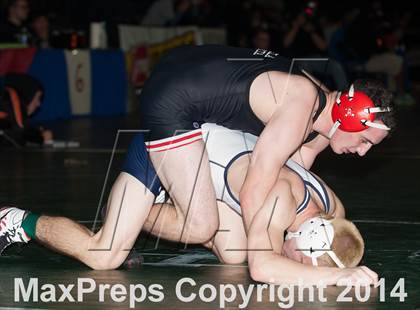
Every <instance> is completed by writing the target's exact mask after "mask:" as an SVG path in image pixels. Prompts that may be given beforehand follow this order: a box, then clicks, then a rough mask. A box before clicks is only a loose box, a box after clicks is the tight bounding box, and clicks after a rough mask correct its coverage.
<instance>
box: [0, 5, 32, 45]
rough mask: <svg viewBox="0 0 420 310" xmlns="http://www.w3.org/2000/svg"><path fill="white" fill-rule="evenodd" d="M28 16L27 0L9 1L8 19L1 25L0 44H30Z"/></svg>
mask: <svg viewBox="0 0 420 310" xmlns="http://www.w3.org/2000/svg"><path fill="white" fill-rule="evenodd" d="M28 15H29V3H28V1H27V0H9V1H8V2H7V5H6V18H5V20H4V21H3V22H2V23H1V24H0V43H22V44H29V43H30V41H31V38H30V33H29V31H28V28H27V27H26V25H25V21H26V20H27V19H28Z"/></svg>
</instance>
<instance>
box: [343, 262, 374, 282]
mask: <svg viewBox="0 0 420 310" xmlns="http://www.w3.org/2000/svg"><path fill="white" fill-rule="evenodd" d="M339 272H340V274H339V276H338V278H337V282H336V285H352V286H355V285H374V284H377V283H378V274H377V273H376V272H374V271H372V270H370V269H369V268H368V267H366V266H359V267H354V268H344V269H340V271H339Z"/></svg>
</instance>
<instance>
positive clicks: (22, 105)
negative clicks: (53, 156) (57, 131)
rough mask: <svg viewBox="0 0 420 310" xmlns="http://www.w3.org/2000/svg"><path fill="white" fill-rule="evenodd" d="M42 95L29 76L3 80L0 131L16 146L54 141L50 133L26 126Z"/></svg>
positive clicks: (15, 76)
mask: <svg viewBox="0 0 420 310" xmlns="http://www.w3.org/2000/svg"><path fill="white" fill-rule="evenodd" d="M43 94H44V88H43V86H42V84H41V83H40V82H39V81H38V80H37V79H35V78H34V77H32V76H30V75H27V74H9V75H7V76H6V77H5V81H4V87H3V90H2V94H1V98H0V129H2V130H4V131H5V133H6V134H7V135H8V136H9V137H11V139H13V140H14V141H15V142H16V143H17V144H19V145H25V144H26V143H27V142H30V143H36V144H39V145H43V144H46V143H48V142H49V141H52V139H53V135H52V132H51V131H50V130H45V129H44V128H42V127H35V126H31V125H30V123H29V119H30V117H31V116H32V115H33V114H34V113H35V112H36V111H37V110H38V108H39V106H40V105H41V100H42V97H43Z"/></svg>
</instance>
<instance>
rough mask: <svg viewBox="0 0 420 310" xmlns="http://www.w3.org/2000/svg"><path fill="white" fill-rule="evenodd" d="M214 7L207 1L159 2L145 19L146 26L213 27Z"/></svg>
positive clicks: (143, 22) (151, 8)
mask: <svg viewBox="0 0 420 310" xmlns="http://www.w3.org/2000/svg"><path fill="white" fill-rule="evenodd" d="M213 13H214V12H213V6H212V2H211V1H207V0H158V1H156V2H154V3H153V4H152V5H151V7H150V8H149V10H148V11H147V13H146V15H145V16H144V18H143V21H142V24H143V25H145V26H176V25H198V26H201V25H212V24H215V21H214V20H213V21H212V17H213V16H212V15H213Z"/></svg>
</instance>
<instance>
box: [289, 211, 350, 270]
mask: <svg viewBox="0 0 420 310" xmlns="http://www.w3.org/2000/svg"><path fill="white" fill-rule="evenodd" d="M292 238H296V245H297V249H296V250H298V251H301V252H302V253H303V254H304V255H306V256H309V257H310V258H311V259H312V265H314V266H318V261H317V258H318V257H320V256H321V255H323V254H324V253H327V255H328V256H329V257H331V259H332V260H333V261H334V262H335V263H336V265H337V266H338V267H340V268H345V266H344V264H343V263H342V262H341V260H340V259H339V258H338V257H337V255H336V254H335V253H334V251H333V250H332V249H331V245H332V242H333V240H334V227H333V225H332V224H331V221H329V220H326V219H323V218H322V217H319V216H317V217H313V218H311V219H309V220H307V221H305V222H303V223H302V225H300V227H299V230H298V231H297V232H288V233H287V235H286V240H290V239H292Z"/></svg>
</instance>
